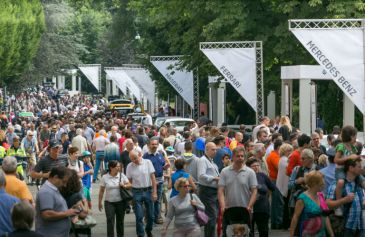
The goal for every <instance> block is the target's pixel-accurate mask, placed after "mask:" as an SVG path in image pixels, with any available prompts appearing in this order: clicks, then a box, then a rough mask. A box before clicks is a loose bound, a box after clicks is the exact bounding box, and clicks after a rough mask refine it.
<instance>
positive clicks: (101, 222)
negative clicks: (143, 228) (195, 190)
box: [30, 183, 289, 237]
mask: <svg viewBox="0 0 365 237" xmlns="http://www.w3.org/2000/svg"><path fill="white" fill-rule="evenodd" d="M92 189H93V190H92V205H93V209H92V215H93V217H94V218H95V219H96V221H97V223H98V224H97V225H96V226H95V227H94V228H93V229H92V236H93V237H102V236H103V237H104V236H106V218H105V213H104V212H100V211H99V210H98V208H97V205H98V193H99V184H98V183H96V184H93V188H92ZM30 190H31V192H32V194H33V196H34V197H35V196H36V188H35V186H30ZM135 226H136V225H135V216H134V214H133V212H131V213H130V214H126V216H125V219H124V236H126V237H133V236H137V235H136V227H135ZM161 228H162V225H157V226H154V227H153V235H154V236H155V237H159V236H161ZM172 228H173V223H171V224H170V227H169V231H168V236H169V237H170V236H171V237H172V236H173V230H172ZM115 236H116V235H115ZM201 236H203V230H202V234H201ZM255 236H258V233H256V234H255ZM269 236H271V237H284V236H289V232H288V231H277V230H274V231H270V233H269Z"/></svg>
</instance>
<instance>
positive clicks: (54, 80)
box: [52, 76, 57, 89]
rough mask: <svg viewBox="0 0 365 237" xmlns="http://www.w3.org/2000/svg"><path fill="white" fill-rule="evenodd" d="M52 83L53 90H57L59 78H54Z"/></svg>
mask: <svg viewBox="0 0 365 237" xmlns="http://www.w3.org/2000/svg"><path fill="white" fill-rule="evenodd" d="M52 83H53V85H54V86H53V88H55V89H57V78H56V77H55V76H52Z"/></svg>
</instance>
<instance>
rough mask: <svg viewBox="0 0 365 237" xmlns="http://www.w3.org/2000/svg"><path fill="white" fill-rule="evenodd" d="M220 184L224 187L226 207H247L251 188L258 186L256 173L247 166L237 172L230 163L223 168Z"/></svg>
mask: <svg viewBox="0 0 365 237" xmlns="http://www.w3.org/2000/svg"><path fill="white" fill-rule="evenodd" d="M218 186H219V187H224V196H225V202H226V208H230V207H247V205H248V203H249V201H250V198H251V188H256V187H257V178H256V174H255V172H254V171H253V170H252V169H251V168H248V167H247V166H244V167H242V168H241V169H240V170H239V171H238V172H236V171H235V170H234V169H233V165H230V166H228V167H226V168H224V169H223V170H222V172H221V175H220V179H219V183H218Z"/></svg>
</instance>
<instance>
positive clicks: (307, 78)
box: [281, 65, 355, 134]
mask: <svg viewBox="0 0 365 237" xmlns="http://www.w3.org/2000/svg"><path fill="white" fill-rule="evenodd" d="M293 80H299V129H300V130H301V131H302V132H304V133H307V134H311V133H312V132H313V131H314V130H315V129H316V120H317V109H316V107H317V98H316V96H317V95H316V85H315V83H313V82H312V80H332V77H331V76H330V75H328V73H327V72H326V71H325V70H323V68H322V66H320V65H297V66H282V67H281V114H282V115H284V114H285V115H289V116H290V117H291V116H292V108H293V106H292V95H293V93H292V91H293ZM354 118H355V106H354V104H353V103H352V102H351V100H350V99H349V98H348V97H347V95H345V94H344V100H343V125H352V126H353V125H354Z"/></svg>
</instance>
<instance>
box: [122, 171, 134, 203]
mask: <svg viewBox="0 0 365 237" xmlns="http://www.w3.org/2000/svg"><path fill="white" fill-rule="evenodd" d="M121 181H122V172H121V173H120V174H119V184H120V182H121ZM119 191H120V197H121V198H122V200H123V201H125V202H129V201H131V200H132V199H133V196H132V194H131V192H130V191H129V190H127V189H126V188H123V187H120V189H119Z"/></svg>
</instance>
